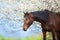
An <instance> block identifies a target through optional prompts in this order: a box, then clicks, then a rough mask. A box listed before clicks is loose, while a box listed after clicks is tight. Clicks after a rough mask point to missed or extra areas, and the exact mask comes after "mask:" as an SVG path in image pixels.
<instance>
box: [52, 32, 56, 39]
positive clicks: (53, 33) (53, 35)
mask: <svg viewBox="0 0 60 40" xmlns="http://www.w3.org/2000/svg"><path fill="white" fill-rule="evenodd" d="M52 37H53V40H56V39H55V31H52Z"/></svg>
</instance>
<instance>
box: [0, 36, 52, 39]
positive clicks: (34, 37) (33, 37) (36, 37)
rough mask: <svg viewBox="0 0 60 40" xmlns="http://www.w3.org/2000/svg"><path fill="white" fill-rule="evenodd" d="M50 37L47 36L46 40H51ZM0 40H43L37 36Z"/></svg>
mask: <svg viewBox="0 0 60 40" xmlns="http://www.w3.org/2000/svg"><path fill="white" fill-rule="evenodd" d="M51 39H52V38H51V35H47V40H51ZM0 40H43V38H42V35H37V36H29V37H24V38H8V37H4V36H0Z"/></svg>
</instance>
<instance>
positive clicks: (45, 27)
mask: <svg viewBox="0 0 60 40" xmlns="http://www.w3.org/2000/svg"><path fill="white" fill-rule="evenodd" d="M24 18H25V20H24V24H23V30H24V31H27V29H28V28H29V27H30V26H31V25H32V23H33V22H34V21H37V22H40V23H41V27H42V33H43V40H46V33H47V32H51V33H52V37H53V40H56V39H55V32H56V34H57V38H58V40H59V39H60V35H59V33H60V32H59V31H60V27H59V26H60V25H59V24H60V14H59V13H55V12H52V11H49V10H47V9H46V10H43V11H34V12H29V13H28V12H26V13H24Z"/></svg>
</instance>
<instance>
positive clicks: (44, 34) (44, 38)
mask: <svg viewBox="0 0 60 40" xmlns="http://www.w3.org/2000/svg"><path fill="white" fill-rule="evenodd" d="M42 32H43V40H46V31H42Z"/></svg>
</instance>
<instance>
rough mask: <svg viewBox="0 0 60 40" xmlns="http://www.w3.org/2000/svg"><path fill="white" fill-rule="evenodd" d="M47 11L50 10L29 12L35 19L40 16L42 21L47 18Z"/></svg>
mask: <svg viewBox="0 0 60 40" xmlns="http://www.w3.org/2000/svg"><path fill="white" fill-rule="evenodd" d="M49 12H51V11H49V10H44V11H35V12H30V13H31V14H33V15H34V16H35V17H36V18H37V20H39V19H40V18H41V19H42V20H43V21H47V20H48V18H49Z"/></svg>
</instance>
